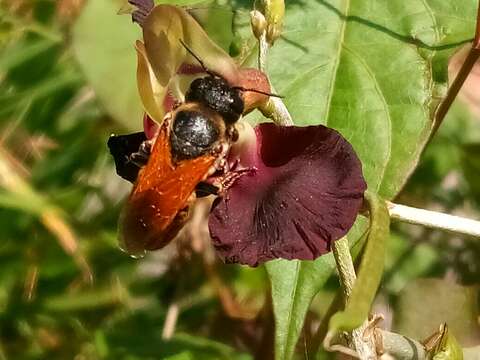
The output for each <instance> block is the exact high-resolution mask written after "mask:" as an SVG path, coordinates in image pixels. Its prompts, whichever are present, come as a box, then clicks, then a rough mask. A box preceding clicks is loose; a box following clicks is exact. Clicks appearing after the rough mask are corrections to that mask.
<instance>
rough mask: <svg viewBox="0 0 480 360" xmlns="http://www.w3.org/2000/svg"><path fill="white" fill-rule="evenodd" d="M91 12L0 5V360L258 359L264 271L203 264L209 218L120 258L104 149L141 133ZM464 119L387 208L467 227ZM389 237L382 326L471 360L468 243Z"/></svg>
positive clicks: (469, 106)
mask: <svg viewBox="0 0 480 360" xmlns="http://www.w3.org/2000/svg"><path fill="white" fill-rule="evenodd" d="M91 2H94V5H91V4H89V5H91V6H90V10H89V11H91V12H92V13H96V14H98V18H97V19H95V21H96V22H91V18H86V17H83V16H81V13H82V10H83V9H84V5H85V1H84V0H58V1H54V0H43V1H42V0H2V2H1V3H0V229H1V231H0V359H47V358H48V359H73V358H74V359H106V358H107V359H108V358H116V359H164V358H169V359H249V358H254V357H256V358H263V359H268V358H271V356H272V353H273V315H272V310H271V304H270V301H269V284H268V280H267V277H266V275H265V272H264V269H263V268H262V267H260V268H258V269H249V268H246V267H242V266H232V265H229V266H225V265H222V264H221V263H220V262H219V261H218V260H217V259H216V258H215V254H214V252H213V250H212V249H211V247H210V245H209V242H208V233H207V232H206V228H205V213H206V211H205V210H206V209H208V206H209V204H208V202H201V203H200V204H199V205H198V206H197V207H196V209H195V212H194V215H193V221H192V222H191V223H190V224H189V225H188V226H187V227H186V229H185V230H184V231H183V232H182V234H181V236H180V239H179V240H178V241H177V242H176V243H175V244H172V245H171V246H169V247H168V248H166V249H165V250H163V251H161V252H157V253H152V254H149V255H147V256H146V257H145V258H144V259H141V260H135V259H132V258H130V257H128V256H127V255H126V254H124V253H122V252H121V251H120V250H119V248H118V245H117V241H116V226H117V218H118V214H119V210H120V208H121V204H122V202H123V200H124V199H125V196H126V195H127V194H128V191H129V189H130V185H129V184H128V183H126V182H125V181H123V180H122V179H120V178H119V177H117V176H116V174H115V169H114V166H113V161H112V159H111V158H110V155H109V153H108V149H107V148H106V141H107V139H108V136H109V135H110V134H111V133H123V132H127V131H129V130H139V129H140V128H141V106H140V102H139V99H138V95H137V94H136V89H135V87H132V83H134V82H135V67H136V65H135V53H134V50H133V40H134V39H136V38H139V37H140V31H139V29H137V27H136V26H134V25H132V24H131V22H130V19H129V18H128V15H124V16H116V15H115V16H110V17H103V15H104V14H105V13H106V12H107V11H110V10H112V9H113V11H115V12H116V11H117V10H118V9H119V8H120V7H121V3H120V2H118V4H117V3H114V2H113V3H112V2H111V1H106V0H91ZM227 20H228V19H227ZM99 23H101V24H102V25H103V26H100V25H98V24H99ZM108 24H113V25H112V26H111V27H109V26H107V25H108ZM114 25H115V26H114ZM132 28H135V29H136V30H135V31H136V33H135V32H134V31H132V30H131V29H132ZM108 29H112V31H110V32H109V31H108ZM113 29H114V30H113ZM122 29H125V32H122ZM116 39H123V40H122V41H121V42H118V41H116ZM125 39H128V40H129V41H130V39H131V42H127V41H125ZM217 40H219V41H220V42H221V41H222V39H217ZM126 43H131V44H132V45H131V46H130V45H129V46H128V47H125V44H126ZM92 44H96V45H92ZM98 44H100V45H98ZM99 49H100V52H99ZM102 49H104V51H102ZM112 54H115V55H112ZM92 63H94V64H95V66H94V67H90V65H91V64H92ZM128 67H130V68H131V71H130V72H128V73H125V71H122V70H123V69H125V68H128ZM479 69H480V66H479ZM479 71H480V70H479ZM472 83H473V82H472ZM477 84H479V86H480V81H477ZM471 86H475V83H473V85H471ZM94 88H95V91H94V90H93V89H94ZM132 89H133V90H132ZM472 91H473V90H472ZM473 92H474V91H473ZM464 98H466V99H468V94H467V95H465V96H464ZM478 105H479V103H478V102H475V101H470V102H463V103H462V102H461V101H457V104H456V105H455V107H454V108H453V109H452V111H451V113H450V114H449V116H448V118H447V119H446V120H445V123H444V125H443V126H442V128H441V129H440V131H439V133H438V134H437V136H436V137H435V139H434V140H433V141H432V143H431V144H430V145H429V147H428V148H427V150H426V151H425V153H424V154H423V156H422V160H421V163H420V165H419V167H418V168H417V170H416V171H415V173H414V174H413V176H412V178H411V180H410V181H409V183H408V185H407V187H406V188H405V189H404V191H403V192H402V193H401V194H400V196H399V197H398V199H397V201H398V202H401V203H405V204H409V205H414V206H418V207H423V208H428V209H434V210H439V211H444V212H448V213H454V214H459V215H464V216H467V217H471V218H476V219H478V218H480V212H479V209H480V208H479V205H480V131H479V125H480V120H479V118H478V117H477V115H475V114H476V112H475V111H476V108H475V106H478ZM394 229H395V231H394V232H393V234H392V236H391V239H390V241H389V243H388V251H387V270H386V272H385V275H384V279H383V283H382V288H381V291H380V294H379V295H378V297H377V301H376V305H375V310H376V311H378V312H382V313H383V314H385V315H386V319H385V321H384V323H383V326H384V327H386V328H390V329H393V330H395V331H397V332H400V333H402V334H405V335H409V336H412V337H414V338H417V339H422V338H424V337H426V336H428V335H429V334H431V333H433V332H434V331H435V330H436V328H437V327H438V325H439V324H440V323H441V322H444V321H447V322H448V324H449V326H450V328H451V329H452V331H453V333H454V334H455V336H456V337H457V338H458V340H459V341H460V342H461V344H462V345H463V346H464V347H473V346H475V345H478V344H480V326H479V315H480V314H479V308H480V307H479V299H478V293H479V292H478V290H479V288H478V285H479V283H480V260H479V259H480V242H479V241H478V239H473V238H469V237H463V236H458V235H454V234H449V233H444V232H439V231H435V230H430V229H425V228H421V227H416V226H411V225H398V224H396V225H395V226H394ZM337 284H338V282H337V279H336V278H335V276H333V275H332V277H331V279H330V280H329V282H328V283H327V286H326V287H325V288H324V290H322V292H321V294H320V295H319V296H317V297H316V299H315V300H314V303H313V304H312V307H311V310H310V312H309V313H308V315H307V321H306V324H305V328H304V331H303V335H302V339H301V340H300V341H299V344H298V357H299V358H304V357H305V352H306V351H305V349H306V348H308V342H309V341H311V336H312V334H313V332H314V331H315V329H316V327H318V324H319V321H320V319H321V318H322V315H323V314H324V313H325V311H326V309H327V308H328V305H329V303H330V301H331V300H332V298H333V296H334V294H335V292H336V290H337ZM475 353H480V350H479V351H478V352H476V351H472V354H475ZM321 356H326V355H321ZM472 356H475V355H472ZM479 356H480V355H479ZM472 358H475V357H472ZM477 358H478V357H477Z"/></svg>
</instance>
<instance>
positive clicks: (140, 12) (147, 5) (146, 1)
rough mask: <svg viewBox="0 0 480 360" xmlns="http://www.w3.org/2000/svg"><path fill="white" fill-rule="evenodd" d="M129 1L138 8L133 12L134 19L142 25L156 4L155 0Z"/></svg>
mask: <svg viewBox="0 0 480 360" xmlns="http://www.w3.org/2000/svg"><path fill="white" fill-rule="evenodd" d="M128 2H129V3H130V4H132V5H134V6H135V7H136V8H137V9H136V10H135V11H134V12H133V13H132V20H133V21H134V22H136V23H138V24H139V25H140V26H142V25H143V23H144V21H145V18H146V17H147V16H148V14H149V13H150V11H152V9H153V6H154V5H155V4H154V3H153V0H128Z"/></svg>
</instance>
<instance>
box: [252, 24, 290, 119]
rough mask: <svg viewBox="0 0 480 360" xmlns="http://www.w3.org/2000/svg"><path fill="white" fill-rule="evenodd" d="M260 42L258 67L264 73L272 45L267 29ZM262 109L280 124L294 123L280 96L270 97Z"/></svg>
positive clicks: (260, 37) (267, 115) (273, 90)
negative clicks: (269, 41)
mask: <svg viewBox="0 0 480 360" xmlns="http://www.w3.org/2000/svg"><path fill="white" fill-rule="evenodd" d="M258 44H259V48H260V49H259V51H258V68H259V69H260V70H261V71H262V72H263V73H265V74H267V71H266V70H267V69H266V68H267V52H268V48H269V46H270V45H269V44H268V41H267V36H266V32H265V30H264V31H263V32H262V34H261V35H260V36H259V38H258ZM271 90H272V92H275V89H274V88H273V86H271ZM260 110H261V111H262V114H263V115H265V116H266V117H268V118H270V119H272V120H273V121H274V122H275V123H276V124H278V125H282V126H291V125H293V120H292V117H291V116H290V113H289V112H288V109H287V107H286V106H285V104H284V103H283V101H282V99H280V98H278V97H270V100H269V101H268V104H267V105H266V106H265V107H263V108H262V109H260Z"/></svg>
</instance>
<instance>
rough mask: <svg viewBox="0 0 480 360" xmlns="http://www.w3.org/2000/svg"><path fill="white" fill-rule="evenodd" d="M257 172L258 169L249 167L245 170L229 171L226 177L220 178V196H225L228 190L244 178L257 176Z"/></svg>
mask: <svg viewBox="0 0 480 360" xmlns="http://www.w3.org/2000/svg"><path fill="white" fill-rule="evenodd" d="M256 172H257V168H255V167H248V168H244V169H239V170H234V171H229V172H227V173H226V174H225V175H223V176H221V177H219V178H218V184H219V185H218V188H219V189H218V192H217V194H218V195H219V196H224V195H225V194H226V192H227V190H228V189H229V188H230V187H231V186H232V185H233V184H234V183H235V182H236V181H237V180H238V179H240V178H241V177H242V176H245V175H251V174H255V173H256Z"/></svg>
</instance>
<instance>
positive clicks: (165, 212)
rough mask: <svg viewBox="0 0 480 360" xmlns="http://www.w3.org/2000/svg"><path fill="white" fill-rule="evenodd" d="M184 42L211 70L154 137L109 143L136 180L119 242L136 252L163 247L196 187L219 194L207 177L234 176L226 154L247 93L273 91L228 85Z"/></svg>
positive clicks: (180, 221) (126, 172) (121, 166)
mask: <svg viewBox="0 0 480 360" xmlns="http://www.w3.org/2000/svg"><path fill="white" fill-rule="evenodd" d="M182 45H183V46H184V47H185V49H186V50H187V51H188V52H189V53H190V54H191V55H192V56H193V57H195V59H197V61H198V62H199V63H200V65H201V66H202V68H203V70H204V72H205V73H206V74H207V75H206V76H204V77H201V78H197V79H195V80H194V81H193V82H192V83H191V84H190V87H189V89H188V91H187V92H186V95H185V101H184V102H183V103H181V104H179V105H177V106H176V107H175V108H174V109H173V110H172V111H171V112H169V113H167V114H166V115H165V117H164V119H163V122H162V124H161V125H160V128H159V131H158V134H157V136H156V138H154V139H152V140H147V139H146V138H145V135H143V134H142V133H136V134H131V135H123V136H112V137H111V138H110V139H109V142H108V146H109V148H110V151H111V153H112V155H113V156H114V159H115V163H116V167H117V172H118V173H119V175H120V176H122V177H124V178H125V179H127V180H129V181H132V182H134V187H133V190H132V193H131V194H130V197H129V198H128V200H127V203H126V205H125V207H124V209H123V211H122V214H121V217H120V222H119V232H120V242H121V244H122V246H123V248H124V250H125V251H127V252H128V253H130V254H132V255H138V254H142V253H143V252H144V251H145V250H154V249H159V248H162V247H163V246H165V245H166V244H168V243H169V242H170V241H171V240H172V239H173V238H174V237H175V236H176V235H177V233H178V232H179V230H180V229H181V228H182V226H183V225H184V223H185V221H186V219H187V217H188V209H189V206H190V204H191V203H192V201H194V200H195V197H196V191H197V193H201V194H202V195H207V194H211V193H212V194H214V193H216V191H217V187H216V186H214V185H212V184H211V183H209V182H205V180H206V179H207V178H208V177H210V176H212V175H213V174H214V173H221V174H225V175H226V177H227V178H231V175H232V174H227V173H228V169H227V165H228V164H226V156H227V154H228V151H229V149H230V146H231V144H232V143H233V142H235V141H236V140H237V137H238V132H237V130H236V128H235V124H236V122H237V121H238V120H239V118H240V117H241V116H242V114H243V113H244V110H245V97H244V93H245V92H254V93H257V94H260V95H261V96H267V97H268V96H270V95H271V94H269V93H267V92H263V91H260V90H256V89H246V88H243V87H241V86H232V85H230V84H229V83H228V82H227V81H226V80H225V79H224V78H223V77H221V76H219V75H217V74H214V73H212V72H210V71H209V70H208V69H207V68H206V67H205V65H204V64H203V62H202V61H201V59H199V58H198V57H197V56H196V55H195V54H194V53H193V52H192V51H191V50H190V49H189V48H188V47H187V46H186V44H184V43H183V42H182Z"/></svg>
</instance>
